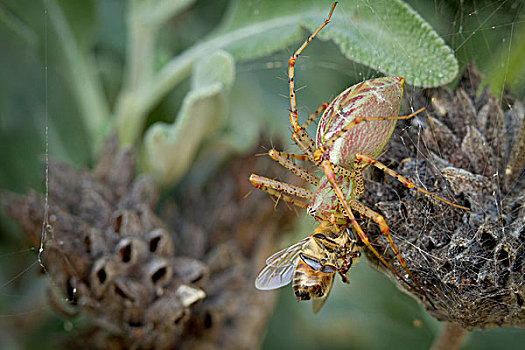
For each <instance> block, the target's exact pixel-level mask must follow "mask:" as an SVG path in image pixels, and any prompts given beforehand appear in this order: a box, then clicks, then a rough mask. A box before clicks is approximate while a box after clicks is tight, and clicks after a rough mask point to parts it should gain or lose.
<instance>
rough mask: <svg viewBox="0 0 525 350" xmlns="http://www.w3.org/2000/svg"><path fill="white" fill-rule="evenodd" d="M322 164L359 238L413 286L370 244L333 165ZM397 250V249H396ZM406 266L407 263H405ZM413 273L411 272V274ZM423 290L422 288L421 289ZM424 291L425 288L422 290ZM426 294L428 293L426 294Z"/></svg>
mask: <svg viewBox="0 0 525 350" xmlns="http://www.w3.org/2000/svg"><path fill="white" fill-rule="evenodd" d="M321 166H322V167H323V170H324V172H325V175H326V177H327V179H328V181H329V182H330V184H331V185H332V189H333V190H334V193H335V194H336V196H337V198H338V199H339V202H340V203H341V205H342V206H343V208H344V211H345V212H346V215H347V217H348V219H349V221H350V223H351V224H352V226H353V227H354V229H355V230H356V232H357V234H358V235H359V238H360V239H361V241H362V242H363V243H364V244H365V245H366V246H367V247H368V249H370V251H372V253H373V254H374V255H375V256H376V257H377V258H378V259H379V261H381V263H382V264H383V265H384V266H386V267H387V268H388V269H389V270H390V271H391V272H392V273H393V274H394V275H396V276H397V277H398V278H399V279H400V280H401V281H403V282H404V283H406V284H407V285H408V286H410V287H411V288H413V287H412V285H411V284H410V283H409V282H408V281H407V280H406V279H405V278H404V277H403V276H401V275H400V274H399V273H398V272H397V271H396V270H394V268H393V267H392V265H390V264H389V263H388V262H387V261H386V260H385V258H383V257H382V256H381V254H379V252H378V251H377V250H376V249H375V248H374V247H373V246H372V245H371V244H370V241H369V239H368V237H367V235H366V234H365V233H364V231H363V229H362V228H361V226H359V223H358V222H357V220H356V219H355V216H354V214H353V213H352V210H351V209H350V206H349V205H348V202H347V201H346V200H345V196H344V195H343V191H342V190H341V188H340V187H339V186H338V185H337V183H336V182H335V173H334V171H333V169H332V165H331V164H330V162H329V161H327V160H325V161H323V162H322V163H321ZM396 250H397V249H396ZM405 266H406V264H405ZM411 275H412V274H410V276H411ZM420 289H421V288H420ZM421 290H422V289H421ZM422 291H423V290H422ZM423 293H424V294H425V291H423ZM425 295H426V294H425Z"/></svg>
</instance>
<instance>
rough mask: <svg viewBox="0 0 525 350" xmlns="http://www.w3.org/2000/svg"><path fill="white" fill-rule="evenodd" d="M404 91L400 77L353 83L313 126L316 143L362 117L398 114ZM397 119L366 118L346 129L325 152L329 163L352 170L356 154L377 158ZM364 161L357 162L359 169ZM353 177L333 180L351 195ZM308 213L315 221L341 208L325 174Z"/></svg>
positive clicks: (318, 145)
mask: <svg viewBox="0 0 525 350" xmlns="http://www.w3.org/2000/svg"><path fill="white" fill-rule="evenodd" d="M403 92H404V79H403V78H399V77H383V78H377V79H370V80H367V81H364V82H362V83H359V84H356V85H353V86H351V87H349V88H348V89H346V90H345V91H343V92H342V93H340V94H339V95H338V96H337V97H336V98H335V99H334V100H333V101H332V102H331V103H330V104H329V105H328V107H327V108H326V110H325V111H324V113H323V115H322V116H321V119H320V121H319V125H318V127H317V135H316V146H317V147H318V148H321V147H324V144H325V143H326V142H327V141H328V140H329V139H330V138H331V137H333V136H334V135H335V134H336V133H337V132H338V131H340V130H341V129H342V128H344V127H345V126H346V125H348V124H349V123H350V122H352V121H354V120H355V119H356V118H364V117H394V116H397V115H398V114H399V109H400V107H401V99H402V97H403ZM396 122H397V120H395V119H387V120H381V121H367V122H364V123H359V124H356V125H355V126H354V127H352V128H351V129H350V130H348V131H346V132H345V133H344V134H343V135H341V137H339V139H337V141H335V142H334V143H333V145H331V146H330V147H329V148H328V149H327V150H326V152H325V155H324V156H325V157H326V159H327V160H329V161H330V162H331V163H333V164H336V165H340V166H342V167H344V168H346V169H349V170H353V169H354V167H355V155H356V153H364V154H367V155H369V156H371V157H373V158H377V157H378V156H379V155H380V153H381V152H382V151H383V149H384V148H385V146H386V144H387V143H388V141H389V140H390V137H391V135H392V132H393V131H394V128H395V126H396ZM367 165H368V164H366V163H365V164H359V167H360V169H363V168H364V167H366V166H367ZM353 180H354V179H353V178H349V177H344V176H341V175H336V182H337V184H338V185H339V186H340V187H341V190H342V191H343V193H344V194H345V195H346V199H350V197H351V196H352V192H353V188H354V184H353ZM307 211H308V213H310V215H312V216H314V217H315V218H316V220H320V221H323V220H330V217H331V215H332V214H336V213H341V212H342V208H341V204H340V202H339V200H338V199H337V197H336V195H335V194H334V192H333V190H332V188H331V186H330V183H329V182H328V180H327V178H326V176H323V177H322V178H321V180H320V181H319V185H318V187H317V188H316V190H315V192H314V195H313V197H312V199H311V200H310V203H309V206H308V209H307Z"/></svg>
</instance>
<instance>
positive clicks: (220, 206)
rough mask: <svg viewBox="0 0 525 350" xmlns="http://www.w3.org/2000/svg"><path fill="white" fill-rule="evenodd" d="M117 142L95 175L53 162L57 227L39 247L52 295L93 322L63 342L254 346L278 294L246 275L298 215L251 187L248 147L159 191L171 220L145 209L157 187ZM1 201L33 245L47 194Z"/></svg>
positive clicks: (51, 200) (124, 345)
mask: <svg viewBox="0 0 525 350" xmlns="http://www.w3.org/2000/svg"><path fill="white" fill-rule="evenodd" d="M114 141H115V140H113V142H110V143H108V144H107V145H106V149H105V151H104V152H102V158H101V159H100V160H99V163H98V164H97V166H96V168H95V170H94V171H93V172H91V173H90V172H87V171H74V170H71V169H70V168H68V167H65V166H63V165H60V164H50V167H51V169H50V170H51V171H50V172H49V173H50V176H51V177H50V179H49V180H50V188H49V196H50V197H49V213H50V224H51V225H50V226H49V227H50V228H52V230H50V231H49V232H47V239H46V241H45V245H44V252H43V254H42V261H43V262H44V265H45V266H46V270H47V273H48V275H49V277H50V280H51V288H50V293H49V294H50V295H51V296H53V297H54V298H53V299H50V300H51V302H52V303H53V305H54V306H55V307H57V309H59V311H61V313H62V314H64V315H66V316H69V317H71V316H74V315H77V314H83V315H87V316H88V321H89V322H88V325H84V326H81V324H78V327H79V329H78V332H75V336H74V338H70V339H69V341H68V343H67V345H66V347H67V348H80V349H81V348H90V349H92V348H101V349H102V348H103V349H107V348H111V349H114V348H116V349H118V348H131V347H133V348H136V349H150V348H158V349H162V348H184V349H202V348H224V349H232V348H246V349H251V348H256V347H258V346H260V342H261V341H262V339H263V336H264V330H265V324H266V320H267V318H268V316H269V314H270V313H271V312H272V306H273V304H274V301H275V296H269V295H265V294H264V293H259V292H257V291H256V290H255V289H254V287H253V280H254V279H255V276H256V274H257V272H258V269H259V267H260V265H261V264H262V262H263V261H264V258H265V257H266V256H267V255H268V254H270V252H271V251H273V250H275V249H276V245H277V242H278V239H277V238H276V237H279V236H280V234H281V232H282V231H283V230H284V228H283V226H285V225H288V226H289V221H290V220H289V218H291V217H294V213H293V212H291V211H287V210H283V211H276V210H275V209H274V206H273V203H272V202H271V201H263V200H261V199H262V197H264V195H263V194H262V193H261V194H259V193H254V194H252V195H251V196H249V197H246V195H245V194H246V192H247V188H246V186H247V185H248V184H247V183H246V178H247V176H248V174H249V172H250V171H251V170H252V169H253V167H254V165H253V162H254V159H255V157H253V155H249V156H248V157H246V158H245V159H243V158H241V159H238V160H237V161H234V162H233V163H232V164H231V165H230V167H229V168H226V169H225V170H224V171H223V172H222V173H221V174H219V175H218V176H216V177H213V178H212V180H211V181H210V184H209V186H206V190H204V189H196V188H182V189H181V190H180V191H179V193H178V195H177V199H176V200H173V199H172V200H170V199H167V200H165V201H164V203H165V205H164V209H163V210H161V212H163V213H164V215H163V216H164V217H166V218H168V219H169V222H168V224H167V225H166V224H165V223H164V222H162V221H161V220H160V219H159V218H158V217H157V216H155V214H154V213H153V212H152V209H151V208H152V207H154V206H155V205H156V195H155V186H154V185H153V184H152V183H151V182H150V181H149V180H148V179H147V178H144V177H142V178H138V179H134V176H133V175H134V171H135V170H134V156H133V153H132V152H131V151H119V150H118V149H117V145H116V143H115V142H114ZM2 206H3V209H4V211H5V212H6V213H8V214H9V215H10V216H11V217H13V218H15V219H16V220H17V221H18V222H19V223H20V225H21V227H22V229H23V230H24V231H25V232H26V234H27V237H28V238H29V239H30V241H31V242H32V244H33V245H34V246H38V244H39V243H40V235H39V234H40V231H41V225H42V222H43V217H42V213H43V212H44V200H43V198H42V197H41V196H40V195H37V194H35V193H29V194H28V195H27V196H25V197H21V196H16V195H12V194H7V193H4V194H3V198H2ZM287 229H288V230H289V227H288V228H287ZM64 299H65V300H67V302H65V303H64V302H62V300H64Z"/></svg>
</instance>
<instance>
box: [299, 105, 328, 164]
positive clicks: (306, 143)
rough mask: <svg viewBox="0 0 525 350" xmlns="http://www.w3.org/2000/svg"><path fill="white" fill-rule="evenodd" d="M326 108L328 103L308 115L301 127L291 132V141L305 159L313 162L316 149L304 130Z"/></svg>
mask: <svg viewBox="0 0 525 350" xmlns="http://www.w3.org/2000/svg"><path fill="white" fill-rule="evenodd" d="M326 107H328V103H323V104H321V105H320V106H319V107H317V109H316V110H315V111H314V112H313V113H312V114H310V116H309V117H308V119H307V120H306V121H305V122H304V123H303V125H302V126H297V128H294V130H293V132H292V140H293V142H295V144H296V145H297V146H298V147H299V148H300V149H301V151H303V152H304V154H305V155H306V156H307V159H309V160H310V161H312V162H313V161H314V160H313V159H314V158H313V156H314V150H315V149H316V146H315V142H314V140H312V138H311V137H310V135H308V134H307V133H306V128H307V127H308V125H310V123H311V122H312V121H314V120H315V118H317V117H318V116H319V115H320V114H321V113H322V112H323V111H324V110H325V109H326Z"/></svg>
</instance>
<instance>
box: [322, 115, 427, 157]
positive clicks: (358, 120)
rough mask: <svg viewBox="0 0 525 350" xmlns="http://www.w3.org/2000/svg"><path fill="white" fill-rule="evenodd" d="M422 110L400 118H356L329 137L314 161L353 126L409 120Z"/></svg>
mask: <svg viewBox="0 0 525 350" xmlns="http://www.w3.org/2000/svg"><path fill="white" fill-rule="evenodd" d="M424 110H425V108H420V109H418V110H417V111H415V112H413V113H410V114H409V115H400V116H394V117H356V118H355V119H354V120H352V121H351V122H350V123H348V124H346V125H345V126H344V127H343V128H341V129H340V130H339V131H338V132H336V133H335V134H334V136H332V137H330V138H329V139H328V140H327V141H326V142H325V143H324V145H323V146H322V147H321V148H320V149H319V150H316V151H315V153H314V158H315V159H316V161H319V160H320V159H321V156H322V154H323V153H324V152H325V151H326V150H327V149H329V148H330V147H331V146H332V145H333V144H334V142H335V141H337V140H338V139H339V138H340V137H341V136H343V135H344V134H345V133H346V132H348V130H350V129H352V128H353V127H354V126H356V125H357V124H359V123H362V122H367V121H381V120H399V119H409V118H412V117H413V116H415V115H416V114H418V113H420V112H422V111H424Z"/></svg>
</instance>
